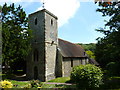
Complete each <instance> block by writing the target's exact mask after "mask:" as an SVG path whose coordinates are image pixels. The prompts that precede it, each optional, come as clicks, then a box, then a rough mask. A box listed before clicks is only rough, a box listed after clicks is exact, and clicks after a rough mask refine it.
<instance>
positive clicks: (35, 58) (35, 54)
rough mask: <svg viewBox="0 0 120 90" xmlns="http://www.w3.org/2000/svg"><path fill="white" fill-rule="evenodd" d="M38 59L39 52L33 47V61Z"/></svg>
mask: <svg viewBox="0 0 120 90" xmlns="http://www.w3.org/2000/svg"><path fill="white" fill-rule="evenodd" d="M38 59H39V52H38V50H37V49H35V51H34V61H38Z"/></svg>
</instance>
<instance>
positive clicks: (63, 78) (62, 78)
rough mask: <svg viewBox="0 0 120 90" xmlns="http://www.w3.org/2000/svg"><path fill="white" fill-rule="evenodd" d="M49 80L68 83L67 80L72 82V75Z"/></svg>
mask: <svg viewBox="0 0 120 90" xmlns="http://www.w3.org/2000/svg"><path fill="white" fill-rule="evenodd" d="M48 82H58V83H66V82H70V77H59V78H56V79H52V80H50V81H48Z"/></svg>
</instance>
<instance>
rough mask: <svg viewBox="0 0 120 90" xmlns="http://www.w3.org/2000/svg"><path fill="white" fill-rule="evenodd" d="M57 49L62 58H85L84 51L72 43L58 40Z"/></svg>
mask: <svg viewBox="0 0 120 90" xmlns="http://www.w3.org/2000/svg"><path fill="white" fill-rule="evenodd" d="M58 48H59V51H60V52H61V54H62V55H63V57H86V56H85V50H84V49H83V48H82V47H81V46H80V45H76V44H74V43H71V42H68V41H65V40H62V39H58Z"/></svg>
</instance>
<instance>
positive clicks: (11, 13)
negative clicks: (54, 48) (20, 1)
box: [1, 3, 32, 70]
mask: <svg viewBox="0 0 120 90" xmlns="http://www.w3.org/2000/svg"><path fill="white" fill-rule="evenodd" d="M1 14H2V43H3V44H2V59H3V60H2V61H3V62H4V64H5V66H6V68H7V66H8V65H10V66H11V65H12V64H13V63H14V62H17V61H20V62H24V61H25V58H26V56H27V55H28V52H29V51H30V48H31V45H30V39H31V37H32V36H31V30H29V29H28V18H27V17H26V13H25V11H24V10H23V8H22V7H21V6H20V5H19V6H18V7H15V5H14V3H13V4H11V5H7V4H6V3H5V4H4V5H3V8H2V13H1ZM19 64H20V63H19ZM20 65H21V66H20ZM20 65H18V66H17V67H19V66H20V67H23V65H25V63H24V64H20ZM17 67H14V65H13V66H11V68H12V69H13V70H15V69H17Z"/></svg>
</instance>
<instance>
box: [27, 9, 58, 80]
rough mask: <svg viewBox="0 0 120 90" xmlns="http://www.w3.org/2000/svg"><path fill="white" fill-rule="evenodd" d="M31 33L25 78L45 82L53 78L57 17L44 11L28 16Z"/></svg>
mask: <svg viewBox="0 0 120 90" xmlns="http://www.w3.org/2000/svg"><path fill="white" fill-rule="evenodd" d="M29 26H30V29H31V30H32V31H33V39H32V40H31V43H32V51H31V53H30V54H29V56H28V59H27V78H28V79H39V80H41V81H47V80H50V79H54V78H55V63H56V51H57V50H56V49H57V45H58V38H57V32H58V31H57V17H56V16H55V15H53V14H52V13H51V12H49V11H47V10H46V9H43V10H40V11H37V12H35V13H32V14H30V15H29Z"/></svg>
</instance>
